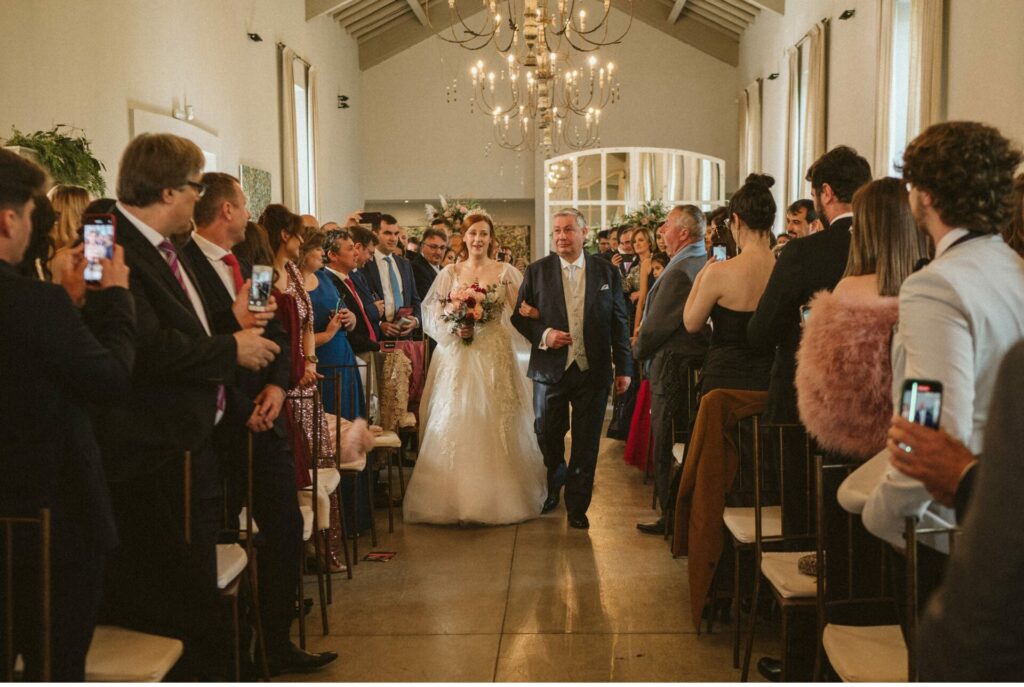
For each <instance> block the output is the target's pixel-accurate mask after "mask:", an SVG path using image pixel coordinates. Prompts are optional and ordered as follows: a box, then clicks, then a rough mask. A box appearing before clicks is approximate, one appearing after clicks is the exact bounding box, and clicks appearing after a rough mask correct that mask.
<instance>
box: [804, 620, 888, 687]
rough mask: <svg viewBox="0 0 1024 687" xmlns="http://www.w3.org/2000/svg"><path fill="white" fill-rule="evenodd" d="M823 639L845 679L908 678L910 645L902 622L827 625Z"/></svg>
mask: <svg viewBox="0 0 1024 687" xmlns="http://www.w3.org/2000/svg"><path fill="white" fill-rule="evenodd" d="M821 643H822V646H823V647H824V649H825V654H826V655H827V656H828V660H829V662H830V663H831V664H832V668H833V669H834V670H835V671H836V674H837V675H839V677H840V678H842V680H843V682H906V681H907V645H906V642H904V640H903V631H902V630H901V629H900V626H899V625H870V626H866V627H857V626H853V625H826V626H825V632H824V634H823V635H822V637H821Z"/></svg>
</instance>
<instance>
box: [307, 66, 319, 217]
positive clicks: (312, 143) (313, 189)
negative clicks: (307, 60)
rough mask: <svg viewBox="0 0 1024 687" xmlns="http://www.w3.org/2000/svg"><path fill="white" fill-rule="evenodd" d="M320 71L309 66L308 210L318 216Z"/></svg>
mask: <svg viewBox="0 0 1024 687" xmlns="http://www.w3.org/2000/svg"><path fill="white" fill-rule="evenodd" d="M319 76H320V72H319V70H318V69H317V68H316V67H310V68H309V154H310V157H311V158H312V159H311V160H310V165H309V167H310V174H311V175H312V178H311V179H310V180H309V194H310V199H309V201H310V202H309V211H310V213H312V214H314V215H316V216H317V217H319V216H320V212H319V210H320V93H319V87H318V82H319V79H318V77H319Z"/></svg>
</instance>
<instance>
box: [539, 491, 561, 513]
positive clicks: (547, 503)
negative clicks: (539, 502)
mask: <svg viewBox="0 0 1024 687" xmlns="http://www.w3.org/2000/svg"><path fill="white" fill-rule="evenodd" d="M556 508H558V493H557V492H556V493H555V495H554V496H549V497H547V498H546V499H544V507H543V508H541V509H540V514H541V515H544V514H545V513H550V512H551V511H553V510H554V509H556Z"/></svg>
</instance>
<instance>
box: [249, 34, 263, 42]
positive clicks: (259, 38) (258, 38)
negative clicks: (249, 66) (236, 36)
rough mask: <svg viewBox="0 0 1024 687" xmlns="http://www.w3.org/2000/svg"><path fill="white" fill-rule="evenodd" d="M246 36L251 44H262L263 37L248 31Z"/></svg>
mask: <svg viewBox="0 0 1024 687" xmlns="http://www.w3.org/2000/svg"><path fill="white" fill-rule="evenodd" d="M246 35H248V36H249V40H251V41H252V42H253V43H262V42H263V37H262V36H260V35H259V34H258V33H255V32H252V31H250V32H249V33H248V34H246Z"/></svg>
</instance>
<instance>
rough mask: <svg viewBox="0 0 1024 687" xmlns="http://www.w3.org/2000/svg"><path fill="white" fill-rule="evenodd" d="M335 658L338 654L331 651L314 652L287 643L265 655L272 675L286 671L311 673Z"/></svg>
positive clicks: (285, 672)
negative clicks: (284, 646) (279, 649)
mask: <svg viewBox="0 0 1024 687" xmlns="http://www.w3.org/2000/svg"><path fill="white" fill-rule="evenodd" d="M336 658H338V654H336V653H335V652H333V651H324V652H323V653H319V654H314V653H310V652H308V651H303V650H302V649H300V648H299V647H297V646H295V645H294V644H288V646H287V647H286V648H285V649H283V650H282V651H275V652H274V653H272V654H268V655H267V669H268V670H269V671H270V675H271V676H272V677H276V676H278V675H282V674H287V673H312V672H314V671H316V670H320V669H321V668H323V667H324V666H325V665H327V664H328V663H330V662H331V661H334V660H335V659H336Z"/></svg>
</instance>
